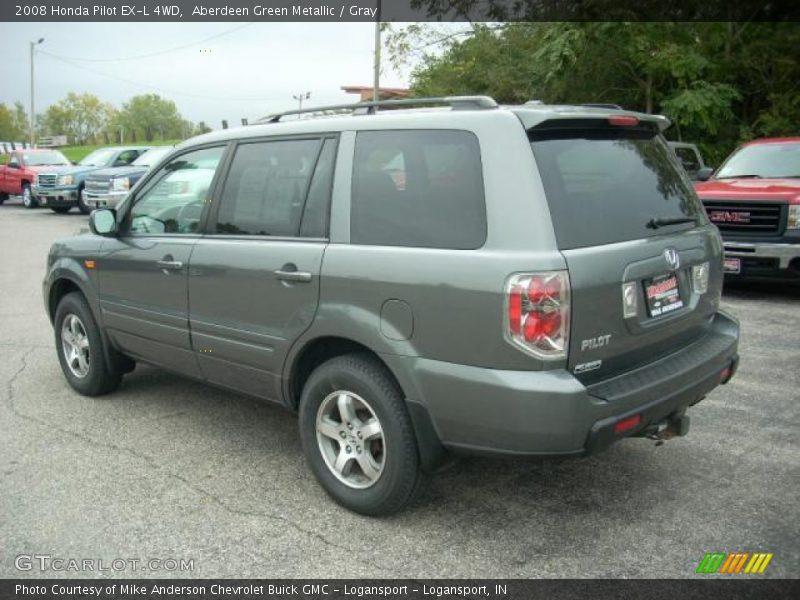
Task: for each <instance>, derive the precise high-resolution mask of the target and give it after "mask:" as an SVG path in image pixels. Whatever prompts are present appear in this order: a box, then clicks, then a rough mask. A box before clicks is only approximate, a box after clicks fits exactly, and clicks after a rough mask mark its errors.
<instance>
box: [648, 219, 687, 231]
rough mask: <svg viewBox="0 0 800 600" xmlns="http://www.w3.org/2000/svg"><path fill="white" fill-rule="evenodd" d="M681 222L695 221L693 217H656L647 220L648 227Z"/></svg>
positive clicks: (655, 227) (656, 227) (654, 227)
mask: <svg viewBox="0 0 800 600" xmlns="http://www.w3.org/2000/svg"><path fill="white" fill-rule="evenodd" d="M681 223H697V219H696V218H695V217H656V218H653V219H650V220H649V221H648V222H647V227H648V228H650V229H658V228H659V227H666V226H667V225H680V224H681Z"/></svg>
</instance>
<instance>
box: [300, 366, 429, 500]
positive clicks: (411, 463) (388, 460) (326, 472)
mask: <svg viewBox="0 0 800 600" xmlns="http://www.w3.org/2000/svg"><path fill="white" fill-rule="evenodd" d="M300 436H301V439H302V443H303V450H304V452H305V455H306V458H307V460H308V463H309V466H310V467H311V470H312V471H313V473H314V475H315V476H316V478H317V480H318V481H319V482H320V484H321V485H322V487H323V488H325V491H326V492H328V494H329V495H330V496H331V497H332V498H333V499H334V500H336V502H338V503H339V504H341V505H342V506H344V507H345V508H348V509H350V510H352V511H355V512H358V513H361V514H364V515H371V516H379V515H388V514H391V513H394V512H397V511H399V510H401V509H402V508H404V507H405V506H406V505H407V504H409V503H410V502H411V501H412V500H413V499H414V497H415V496H416V495H417V493H418V492H419V490H420V489H421V487H422V483H423V474H422V472H421V470H420V467H419V456H418V452H417V442H416V438H415V436H414V430H413V428H412V425H411V419H410V417H409V415H408V412H407V410H406V407H405V401H404V399H403V395H402V393H401V392H400V390H399V389H398V387H397V385H396V383H395V382H394V380H393V379H392V377H391V375H390V374H389V373H388V371H387V370H386V368H385V367H384V366H383V365H382V364H381V363H380V362H379V361H378V360H376V359H375V358H373V357H371V356H369V355H366V354H349V355H345V356H339V357H336V358H333V359H331V360H329V361H327V362H325V363H323V364H322V365H320V366H319V367H317V369H316V370H315V371H314V372H313V373H312V374H311V376H310V377H309V378H308V381H307V382H306V385H305V386H304V388H303V393H302V397H301V399H300Z"/></svg>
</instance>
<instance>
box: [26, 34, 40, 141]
mask: <svg viewBox="0 0 800 600" xmlns="http://www.w3.org/2000/svg"><path fill="white" fill-rule="evenodd" d="M43 41H44V38H39V41H37V42H30V44H31V126H30V131H29V132H28V133H29V134H30V142H31V148H33V145H34V143H35V140H34V137H35V135H34V132H33V128H34V120H35V119H36V108H35V106H36V105H35V103H34V101H33V55H34V52H35V48H36V46H38V45H39V44H41V43H42V42H43Z"/></svg>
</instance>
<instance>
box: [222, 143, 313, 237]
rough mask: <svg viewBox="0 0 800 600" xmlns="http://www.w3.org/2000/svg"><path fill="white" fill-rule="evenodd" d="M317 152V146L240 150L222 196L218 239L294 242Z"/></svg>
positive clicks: (254, 146) (256, 145)
mask: <svg viewBox="0 0 800 600" xmlns="http://www.w3.org/2000/svg"><path fill="white" fill-rule="evenodd" d="M319 148H320V141H319V140H285V141H276V142H260V143H253V144H243V145H241V146H239V147H238V148H237V149H236V155H235V156H234V158H233V163H232V164H231V169H230V172H229V173H228V177H227V179H226V181H225V188H224V189H223V192H222V203H221V205H220V210H219V216H218V217H217V226H216V231H217V233H228V234H232V235H274V236H289V237H293V236H296V235H297V234H298V231H299V230H300V218H301V216H302V214H303V204H304V201H305V196H306V191H307V189H308V183H309V180H310V179H311V173H312V172H313V170H314V165H315V163H316V159H317V155H318V154H319Z"/></svg>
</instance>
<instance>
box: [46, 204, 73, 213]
mask: <svg viewBox="0 0 800 600" xmlns="http://www.w3.org/2000/svg"><path fill="white" fill-rule="evenodd" d="M50 210H52V211H53V212H54V213H56V214H58V215H65V214H67V213H68V212H69V211H70V210H72V207H71V206H51V207H50Z"/></svg>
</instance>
